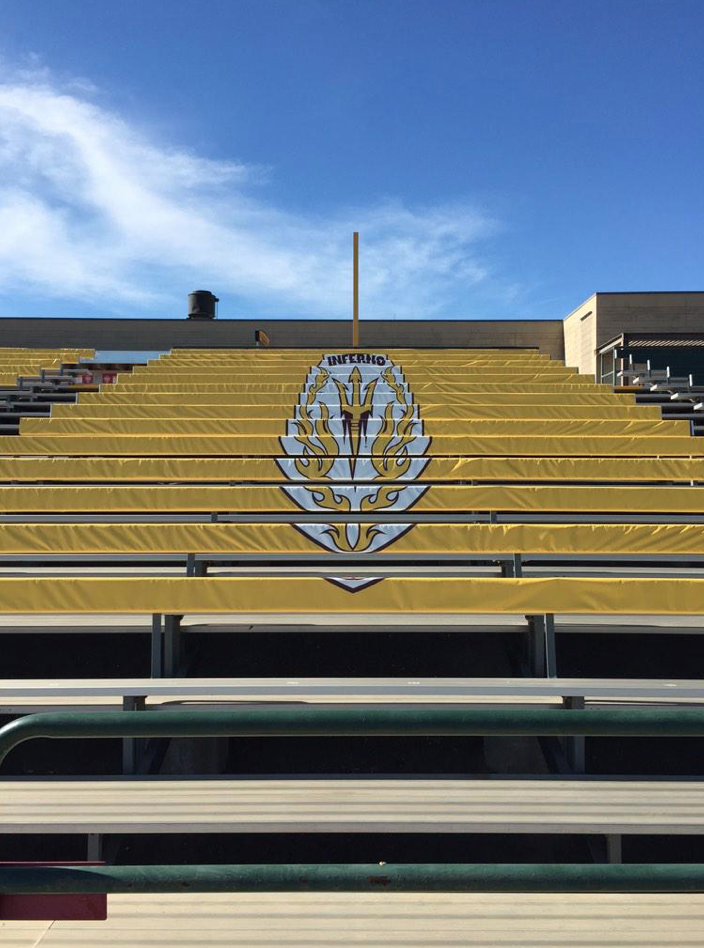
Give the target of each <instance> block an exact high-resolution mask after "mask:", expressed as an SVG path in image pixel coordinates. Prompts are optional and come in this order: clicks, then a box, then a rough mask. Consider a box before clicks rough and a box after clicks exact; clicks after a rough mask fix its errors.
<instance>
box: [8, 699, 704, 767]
mask: <svg viewBox="0 0 704 948" xmlns="http://www.w3.org/2000/svg"><path fill="white" fill-rule="evenodd" d="M487 735H492V736H502V737H520V736H530V735H532V736H539V737H571V736H591V737H656V736H657V737H701V736H704V708H667V709H661V708H594V709H589V710H583V709H568V710H565V709H561V708H474V707H467V708H458V707H451V708H444V707H442V708H438V707H431V708H428V707H418V708H407V707H406V708H399V707H379V706H367V707H364V706H357V707H330V706H320V705H318V706H313V705H311V706H297V707H291V706H285V707H276V706H268V707H242V708H237V709H236V710H227V711H203V710H193V709H191V710H181V711H149V712H144V711H105V712H101V714H99V715H94V714H89V713H82V712H49V713H45V714H30V715H26V716H25V717H21V718H17V719H16V720H14V721H11V722H10V723H9V724H6V725H5V726H4V727H2V728H0V766H2V763H3V761H4V760H5V757H6V756H7V754H8V753H9V752H10V751H11V750H12V749H13V748H15V747H17V746H18V745H19V744H21V743H23V742H24V741H28V740H32V739H34V738H106V737H116V738H159V737H370V736H375V737H452V736H456V737H484V736H487Z"/></svg>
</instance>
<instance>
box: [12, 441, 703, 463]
mask: <svg viewBox="0 0 704 948" xmlns="http://www.w3.org/2000/svg"><path fill="white" fill-rule="evenodd" d="M333 442H334V439H332V438H326V440H325V451H324V452H323V450H321V457H323V458H329V457H332V456H333V455H337V451H336V442H335V443H333ZM389 446H393V439H388V438H384V439H382V438H379V439H377V441H376V442H375V443H374V446H373V450H374V454H375V456H377V457H382V456H383V451H384V448H385V447H387V449H388V447H389ZM296 447H297V442H296V439H295V438H283V437H282V438H276V437H274V436H266V435H263V436H261V437H247V436H246V435H231V436H228V435H224V436H222V437H220V436H217V435H213V436H211V437H204V436H199V435H192V436H189V435H174V436H169V435H144V436H142V435H114V436H112V437H111V436H110V435H105V436H100V435H93V436H91V435H85V436H83V435H63V436H62V435H57V436H53V435H44V436H31V435H6V436H5V437H3V438H0V455H6V456H7V455H15V456H20V457H21V456H23V455H24V456H28V455H44V456H47V457H52V456H53V455H66V456H70V455H85V456H90V455H93V456H97V455H100V456H132V457H145V456H147V455H164V456H170V457H178V456H191V457H207V456H213V457H216V456H218V455H219V456H228V457H276V456H279V455H282V454H284V453H286V449H288V450H290V451H293V450H294V449H295V448H296ZM328 450H329V451H330V452H332V453H328ZM430 453H431V456H435V457H443V456H444V457H468V456H478V457H482V456H490V455H492V456H496V457H500V456H507V455H510V456H514V455H521V456H524V457H561V456H562V457H564V456H572V457H657V456H664V457H678V456H679V457H682V456H684V457H701V456H704V438H692V437H686V438H677V437H673V438H662V437H660V438H643V437H635V438H628V437H625V438H621V437H617V436H609V437H596V436H591V435H590V436H588V437H585V436H582V437H579V436H576V437H569V438H551V437H541V436H536V437H523V436H521V437H511V438H507V437H501V436H499V437H476V438H472V437H457V438H446V437H442V436H440V437H434V438H433V439H432V444H431V446H430ZM389 456H391V455H389Z"/></svg>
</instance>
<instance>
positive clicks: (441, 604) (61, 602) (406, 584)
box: [0, 576, 704, 615]
mask: <svg viewBox="0 0 704 948" xmlns="http://www.w3.org/2000/svg"><path fill="white" fill-rule="evenodd" d="M634 612H638V613H646V614H649V615H688V614H694V615H702V614H704V580H701V579H572V578H562V577H559V578H550V579H425V578H414V579H399V578H390V579H385V580H384V581H383V582H381V583H376V584H375V585H373V586H367V587H365V588H364V589H362V590H360V591H359V592H357V593H351V592H349V591H348V590H346V589H340V588H339V587H337V586H335V585H334V584H333V583H330V582H327V581H326V580H324V579H319V578H313V577H296V578H295V579H288V578H283V577H280V578H276V579H274V578H266V579H264V578H262V579H245V578H240V577H228V578H220V577H208V578H204V579H197V578H194V577H188V578H184V579H171V578H169V579H166V578H158V579H152V578H143V577H129V578H122V577H118V578H113V577H109V578H105V579H93V578H91V579H73V578H65V577H57V576H52V577H51V578H38V579H35V578H26V579H25V578H23V579H14V578H12V579H7V578H0V613H4V614H8V615H22V614H32V615H37V614H47V613H56V614H58V615H75V614H81V613H103V614H105V613H109V614H115V615H124V614H128V613H129V614H133V613H136V614H141V613H146V614H149V613H162V614H169V613H175V614H178V615H188V614H203V613H205V614H209V613H212V614H217V613H223V614H233V613H234V614H238V615H248V614H256V615H309V614H311V613H314V614H318V615H320V614H326V613H331V614H340V615H345V614H357V615H359V614H362V615H365V614H366V615H369V614H372V615H374V614H381V615H394V614H396V615H398V614H403V615H406V614H409V615H410V614H412V615H435V614H439V615H471V614H477V613H479V614H485V613H493V614H499V615H505V614H514V615H536V614H542V613H556V614H582V615H585V614H586V615H589V614H596V615H624V614H626V615H628V614H632V613H634Z"/></svg>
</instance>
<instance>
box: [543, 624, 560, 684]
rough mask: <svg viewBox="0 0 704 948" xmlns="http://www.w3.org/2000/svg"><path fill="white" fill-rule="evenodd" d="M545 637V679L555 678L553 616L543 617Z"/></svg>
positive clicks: (555, 659)
mask: <svg viewBox="0 0 704 948" xmlns="http://www.w3.org/2000/svg"><path fill="white" fill-rule="evenodd" d="M543 629H544V635H545V677H546V678H556V677H557V652H556V648H555V616H554V615H552V613H546V614H545V615H544V616H543Z"/></svg>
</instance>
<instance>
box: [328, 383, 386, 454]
mask: <svg viewBox="0 0 704 948" xmlns="http://www.w3.org/2000/svg"><path fill="white" fill-rule="evenodd" d="M333 381H334V383H335V385H336V386H337V391H338V393H339V395H340V411H341V412H342V432H343V435H345V436H346V437H348V438H349V439H350V448H351V450H352V454H353V455H354V457H355V458H356V457H357V455H358V454H359V442H360V439H361V438H363V437H366V435H367V422H368V421H369V419H370V417H371V416H372V412H373V410H374V390H375V389H376V386H377V382H378V381H379V380H378V379H373V380H372V381H371V382H370V383H369V385H367V387H366V389H365V392H364V401H362V374H361V372H360V371H359V369H357V368H355V369H353V370H352V371H351V372H350V377H349V381H350V383H351V385H352V395H351V396H350V395H349V392H348V389H347V386H346V385H345V384H344V382H341V381H340V380H339V379H333Z"/></svg>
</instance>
